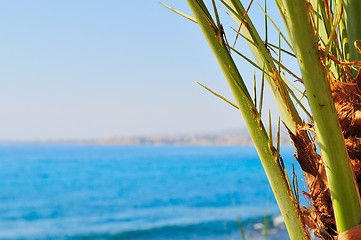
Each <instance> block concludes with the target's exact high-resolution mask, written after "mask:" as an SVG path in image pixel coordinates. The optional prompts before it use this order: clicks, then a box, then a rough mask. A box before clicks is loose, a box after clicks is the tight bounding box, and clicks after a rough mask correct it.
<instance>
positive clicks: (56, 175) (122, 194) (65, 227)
mask: <svg viewBox="0 0 361 240" xmlns="http://www.w3.org/2000/svg"><path fill="white" fill-rule="evenodd" d="M282 154H283V159H284V161H285V163H286V166H288V167H290V166H291V164H292V163H293V162H294V158H293V156H292V154H293V149H292V148H290V147H284V148H283V151H282ZM0 161H1V164H0V174H1V176H2V178H1V179H0V187H1V189H2V191H1V193H0V213H1V214H0V239H24V240H25V239H26V240H27V239H29V240H30V239H41V240H42V239H129V240H138V239H139V240H141V239H145V240H147V239H154V240H160V239H176V240H180V239H200V240H202V239H211V240H212V239H214V240H216V239H222V240H223V239H242V237H241V233H240V230H239V225H238V220H237V219H238V218H239V219H240V221H241V223H242V226H243V229H244V231H245V233H246V236H247V239H257V240H258V239H264V232H263V227H264V220H265V217H267V220H268V223H269V225H268V230H267V233H268V239H272V240H275V239H280V240H283V239H289V237H288V235H287V232H286V229H285V227H284V225H283V222H282V218H281V217H280V213H279V209H278V207H277V204H276V201H275V199H274V197H273V194H272V191H271V189H270V187H269V184H268V182H267V179H266V176H265V173H264V171H263V169H262V165H261V163H260V161H259V159H258V156H257V153H256V151H255V149H254V147H251V146H223V147H220V146H218V147H217V146H203V147H201V146H98V145H93V146H89V145H87V146H80V145H61V144H55V145H48V144H47V145H41V144H36V145H23V144H20V145H18V144H10V145H1V146H0ZM289 172H290V171H289Z"/></svg>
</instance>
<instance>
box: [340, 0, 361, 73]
mask: <svg viewBox="0 0 361 240" xmlns="http://www.w3.org/2000/svg"><path fill="white" fill-rule="evenodd" d="M343 4H344V7H345V12H346V14H345V19H346V29H347V37H348V41H349V45H348V47H349V51H350V59H349V60H350V61H351V62H353V61H360V60H361V54H360V53H358V52H357V50H356V48H355V46H354V42H355V41H356V40H361V14H360V13H361V1H360V0H343ZM352 75H353V77H356V75H357V72H356V71H353V72H352Z"/></svg>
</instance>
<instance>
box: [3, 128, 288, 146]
mask: <svg viewBox="0 0 361 240" xmlns="http://www.w3.org/2000/svg"><path fill="white" fill-rule="evenodd" d="M280 139H281V144H282V145H290V144H291V142H290V139H289V136H288V135H287V134H281V137H280ZM0 143H3V144H7V143H10V144H17V143H18V144H77V145H120V146H121V145H152V146H163V145H174V146H252V145H253V142H252V139H251V137H250V135H249V133H248V132H247V131H246V130H242V131H228V132H223V133H214V134H189V135H152V136H131V137H109V138H99V139H88V140H87V139H85V140H40V141H39V140H38V141H0Z"/></svg>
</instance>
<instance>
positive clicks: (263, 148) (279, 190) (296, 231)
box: [187, 0, 309, 240]
mask: <svg viewBox="0 0 361 240" xmlns="http://www.w3.org/2000/svg"><path fill="white" fill-rule="evenodd" d="M187 2H188V5H189V6H190V8H191V10H192V12H193V14H194V16H195V18H196V19H197V22H198V24H199V26H200V27H201V29H202V31H203V34H204V35H205V37H206V39H207V41H208V43H209V45H210V47H211V49H212V51H213V53H214V54H215V56H216V59H217V61H218V63H219V65H220V67H221V69H222V71H223V74H224V76H225V77H226V79H227V82H228V84H229V86H230V88H231V90H232V93H233V95H234V97H235V100H236V102H237V105H238V107H239V109H240V111H241V113H242V115H243V118H244V121H245V123H246V125H247V127H248V130H249V132H250V135H251V137H252V139H253V141H254V144H255V147H256V149H257V152H258V154H259V157H260V159H261V162H262V165H263V167H264V169H265V172H266V175H267V177H268V179H269V182H270V185H271V187H272V190H273V192H274V194H275V197H276V200H277V202H278V205H279V207H280V210H281V213H282V215H283V217H284V220H285V224H286V226H287V229H288V232H289V235H290V237H291V239H293V240H300V239H309V237H308V233H307V231H305V230H304V228H303V224H302V221H301V219H300V217H299V215H298V208H297V206H296V202H295V199H294V197H293V193H292V191H291V189H290V188H289V186H288V184H287V181H286V179H285V175H284V172H283V171H282V169H281V167H280V165H279V164H278V159H276V158H275V155H274V151H273V150H272V149H271V148H270V146H269V145H268V141H269V139H268V136H267V133H266V131H265V128H264V126H263V124H262V122H261V120H260V116H259V113H258V112H257V108H256V107H255V105H254V103H253V101H252V99H251V97H250V94H249V93H248V90H247V89H246V87H245V85H244V82H243V79H242V77H241V75H240V74H239V72H238V69H237V67H236V65H235V63H234V61H233V59H232V57H231V55H230V53H229V52H228V49H227V46H226V44H225V42H224V40H223V37H222V30H221V29H220V28H219V26H220V25H219V24H218V26H216V24H215V23H214V22H213V20H212V17H211V15H210V14H209V12H208V10H207V8H206V6H205V5H204V3H203V1H202V0H187Z"/></svg>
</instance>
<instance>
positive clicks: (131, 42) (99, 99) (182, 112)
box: [0, 0, 272, 140]
mask: <svg viewBox="0 0 361 240" xmlns="http://www.w3.org/2000/svg"><path fill="white" fill-rule="evenodd" d="M164 3H166V4H168V5H171V6H173V7H175V8H177V9H179V10H182V11H185V12H187V13H190V11H189V9H188V6H187V4H186V1H185V0H184V1H169V0H168V1H166V0H165V1H164ZM254 7H255V8H257V9H258V10H259V8H258V6H257V5H254ZM226 18H227V17H226ZM261 20H263V18H261ZM0 30H1V38H0V54H1V58H0V78H1V81H0V83H1V93H0V119H1V121H0V123H1V124H0V139H3V140H30V139H87V138H103V137H111V136H135V135H150V134H188V133H204V132H217V131H222V130H228V129H237V128H241V127H242V126H243V120H242V118H241V115H240V113H239V112H238V111H237V110H235V109H233V108H232V107H230V106H228V105H227V104H225V103H224V102H222V101H220V100H218V99H217V98H215V97H214V96H212V95H211V94H209V93H208V92H206V91H205V90H203V89H202V88H201V87H199V86H197V85H196V83H195V81H200V82H202V83H205V84H206V85H207V86H209V87H211V88H212V89H214V90H217V91H219V92H220V93H222V94H224V95H226V96H228V97H229V96H230V92H229V90H228V87H227V85H226V81H225V80H224V78H223V76H222V73H221V72H220V70H219V67H218V65H217V63H216V61H215V59H214V57H213V55H212V52H211V51H210V49H209V48H208V46H207V44H206V41H205V40H204V38H203V36H202V34H201V31H200V29H199V28H198V26H197V25H196V24H194V23H192V22H190V21H188V20H186V19H184V18H182V17H180V16H178V15H176V14H174V13H172V12H170V11H169V10H167V9H165V8H164V7H163V6H161V5H160V4H159V2H158V1H149V0H148V1H117V0H105V1H95V0H78V1H73V0H63V1H47V0H36V1H27V0H22V1H21V0H17V1H2V2H1V4H0ZM240 69H241V71H242V69H243V70H244V73H243V74H244V76H246V77H245V78H246V79H250V80H249V81H250V82H252V81H253V80H252V78H253V77H252V75H253V71H254V70H252V69H250V66H249V65H247V64H246V63H241V64H240ZM249 84H250V83H249ZM268 102H269V101H267V104H268ZM269 106H270V104H269V105H268V106H267V105H266V107H269ZM271 108H272V107H271Z"/></svg>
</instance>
